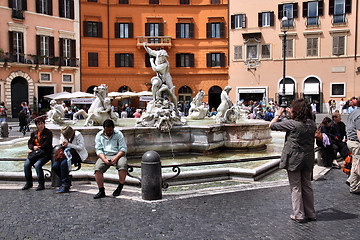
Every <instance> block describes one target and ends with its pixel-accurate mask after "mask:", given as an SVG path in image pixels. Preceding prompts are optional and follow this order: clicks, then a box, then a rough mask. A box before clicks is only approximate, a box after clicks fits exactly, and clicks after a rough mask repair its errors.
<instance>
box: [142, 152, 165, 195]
mask: <svg viewBox="0 0 360 240" xmlns="http://www.w3.org/2000/svg"><path fill="white" fill-rule="evenodd" d="M141 193H142V198H143V199H144V200H159V199H162V174H161V162H160V155H159V154H158V153H157V152H155V151H148V152H146V153H144V155H143V156H142V161H141Z"/></svg>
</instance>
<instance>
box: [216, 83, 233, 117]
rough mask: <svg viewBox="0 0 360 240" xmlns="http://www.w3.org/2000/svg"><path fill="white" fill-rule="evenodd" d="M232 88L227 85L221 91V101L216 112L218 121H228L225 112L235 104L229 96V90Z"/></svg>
mask: <svg viewBox="0 0 360 240" xmlns="http://www.w3.org/2000/svg"><path fill="white" fill-rule="evenodd" d="M231 89H232V88H231V87H230V86H226V87H225V88H224V90H223V91H222V92H221V95H220V99H221V103H220V105H219V107H218V108H217V114H216V122H218V123H222V122H227V120H226V118H225V112H226V111H227V110H228V109H230V108H231V107H232V106H233V105H234V104H233V103H232V102H231V100H230V97H229V92H230V91H231Z"/></svg>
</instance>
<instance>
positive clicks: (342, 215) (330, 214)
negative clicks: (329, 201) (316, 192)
mask: <svg viewBox="0 0 360 240" xmlns="http://www.w3.org/2000/svg"><path fill="white" fill-rule="evenodd" d="M316 215H317V220H318V221H334V220H346V219H356V218H358V217H359V216H358V215H356V214H352V213H346V212H343V211H340V210H337V209H335V208H326V209H323V210H319V211H317V214H316Z"/></svg>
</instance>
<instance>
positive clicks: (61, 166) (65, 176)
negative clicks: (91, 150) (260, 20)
mask: <svg viewBox="0 0 360 240" xmlns="http://www.w3.org/2000/svg"><path fill="white" fill-rule="evenodd" d="M51 168H52V170H53V171H54V172H55V173H56V174H57V175H58V176H59V177H60V179H61V182H62V185H63V186H64V187H70V178H69V167H68V164H67V159H64V160H62V161H61V163H60V162H58V161H55V162H54V164H53V165H52V167H51Z"/></svg>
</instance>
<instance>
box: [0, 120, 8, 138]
mask: <svg viewBox="0 0 360 240" xmlns="http://www.w3.org/2000/svg"><path fill="white" fill-rule="evenodd" d="M1 137H3V138H6V137H9V126H8V123H7V122H6V121H5V122H2V123H1Z"/></svg>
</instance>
